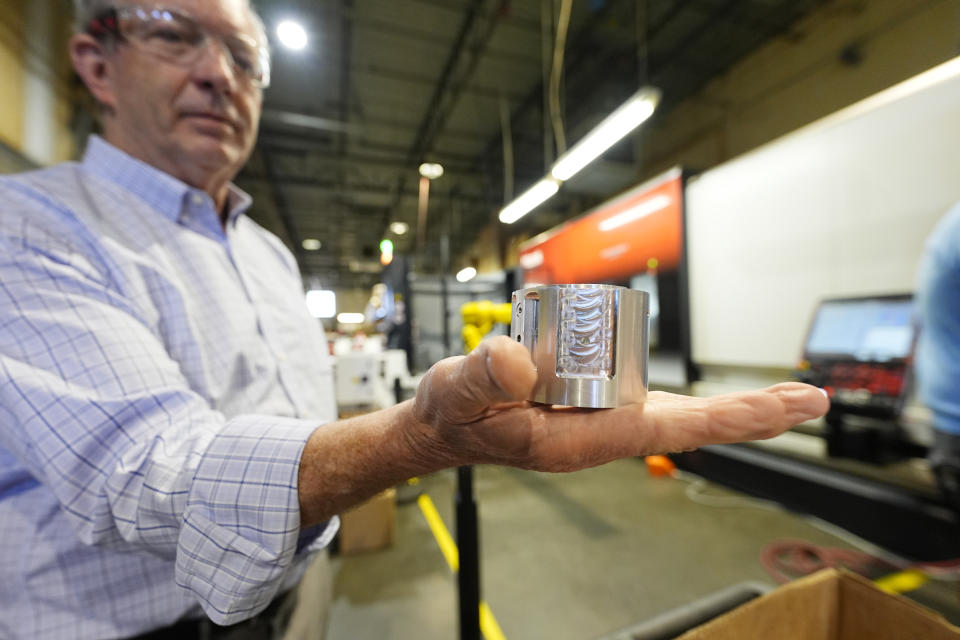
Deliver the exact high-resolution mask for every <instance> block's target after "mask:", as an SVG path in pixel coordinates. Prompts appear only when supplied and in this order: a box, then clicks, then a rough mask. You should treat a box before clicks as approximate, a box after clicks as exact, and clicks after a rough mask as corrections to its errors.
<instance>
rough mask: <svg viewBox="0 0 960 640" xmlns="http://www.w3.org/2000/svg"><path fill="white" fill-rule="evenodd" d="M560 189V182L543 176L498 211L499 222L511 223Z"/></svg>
mask: <svg viewBox="0 0 960 640" xmlns="http://www.w3.org/2000/svg"><path fill="white" fill-rule="evenodd" d="M558 189H560V183H559V182H557V181H556V180H553V179H551V178H544V179H543V180H541V181H540V182H538V183H537V184H535V185H533V186H532V187H530V188H529V189H527V190H526V191H525V192H524V193H523V194H522V195H521V196H520V197H519V198H517V199H516V200H514V201H513V202H511V203H510V204H508V205H507V206H505V207H504V208H503V209H502V210H501V211H500V222H503V223H504V224H513V223H514V222H516V221H517V220H519V219H520V218H522V217H523V216H525V215H527V214H528V213H530V212H531V211H533V210H534V209H536V208H537V207H538V206H540V204H542V203H543V201H544V200H546V199H547V198H549V197H550V196H552V195H553V194H555V193H556V192H557V190H558Z"/></svg>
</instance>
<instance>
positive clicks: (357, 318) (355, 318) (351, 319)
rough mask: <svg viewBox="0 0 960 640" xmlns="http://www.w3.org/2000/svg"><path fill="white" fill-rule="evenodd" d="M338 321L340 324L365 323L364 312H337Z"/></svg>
mask: <svg viewBox="0 0 960 640" xmlns="http://www.w3.org/2000/svg"><path fill="white" fill-rule="evenodd" d="M337 322H339V323H340V324H363V314H362V313H340V314H337Z"/></svg>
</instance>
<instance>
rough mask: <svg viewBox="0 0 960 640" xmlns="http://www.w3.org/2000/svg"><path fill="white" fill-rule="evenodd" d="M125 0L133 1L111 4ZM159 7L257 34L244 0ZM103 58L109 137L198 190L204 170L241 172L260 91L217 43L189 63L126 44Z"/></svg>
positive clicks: (211, 26)
mask: <svg viewBox="0 0 960 640" xmlns="http://www.w3.org/2000/svg"><path fill="white" fill-rule="evenodd" d="M126 4H134V3H126V2H121V3H118V4H117V6H124V5H126ZM149 6H151V7H152V6H153V5H152V4H150V5H149ZM162 6H163V7H164V8H166V9H170V10H176V11H180V12H182V13H184V14H186V15H189V16H190V17H192V18H194V19H195V20H196V21H197V22H198V23H200V24H201V25H202V26H203V27H205V28H206V29H208V30H209V31H210V32H211V33H213V34H216V35H220V36H232V35H236V34H244V35H246V36H248V37H250V38H253V39H255V40H258V41H259V39H260V38H261V36H262V34H260V32H259V31H258V29H257V28H256V26H255V24H254V22H253V20H252V18H251V15H250V13H249V10H248V8H247V6H246V4H245V3H244V2H243V0H202V1H201V0H195V1H190V0H165V1H164V2H163V5H162ZM108 56H109V60H110V64H111V65H112V67H113V77H112V80H113V82H112V99H113V104H108V105H107V106H108V108H109V109H110V111H111V119H112V120H111V122H109V123H108V133H109V134H110V138H111V142H114V143H115V144H118V146H120V147H121V148H123V149H124V150H126V151H128V152H132V153H133V154H134V155H135V156H137V157H139V158H140V159H142V160H145V161H146V162H148V163H150V164H152V165H154V166H156V167H157V168H159V169H161V170H164V171H166V172H167V173H170V174H172V175H175V176H177V177H179V178H180V179H181V180H184V181H185V182H187V183H188V184H192V185H193V186H197V187H200V188H204V187H206V186H207V184H206V183H208V182H209V181H210V176H222V175H225V174H226V175H229V176H230V177H231V178H232V176H233V175H235V174H236V173H237V172H238V171H239V170H240V168H241V167H242V166H243V164H244V162H246V160H247V158H248V157H249V155H250V151H251V149H252V148H253V145H254V142H255V140H256V136H257V123H258V120H259V118H260V109H261V90H260V89H259V88H258V87H256V86H255V84H254V83H252V82H251V81H250V80H249V79H248V78H247V77H245V76H244V75H243V74H242V73H239V72H235V71H234V69H233V67H232V65H231V63H230V61H229V60H228V59H227V57H226V54H225V53H224V52H223V51H222V50H221V48H220V47H219V46H217V44H216V43H211V44H210V46H208V47H207V48H206V50H205V51H204V52H203V53H202V55H201V56H200V58H199V59H198V60H197V61H196V62H195V63H194V64H192V65H190V66H182V65H178V64H174V63H171V62H169V61H166V60H163V59H160V58H158V57H156V56H155V55H152V54H151V53H150V52H148V51H146V50H144V49H142V48H139V47H137V46H134V45H132V44H130V43H126V42H120V43H118V45H117V46H116V47H115V49H114V50H113V51H112V52H111V53H109V54H108Z"/></svg>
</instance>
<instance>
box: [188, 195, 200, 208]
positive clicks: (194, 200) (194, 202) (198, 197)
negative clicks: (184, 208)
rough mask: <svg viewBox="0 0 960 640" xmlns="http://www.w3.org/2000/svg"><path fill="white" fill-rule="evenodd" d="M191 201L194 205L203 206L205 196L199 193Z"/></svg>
mask: <svg viewBox="0 0 960 640" xmlns="http://www.w3.org/2000/svg"><path fill="white" fill-rule="evenodd" d="M190 200H191V201H192V202H193V204H195V205H197V206H200V205H201V204H203V196H202V195H200V194H199V193H195V194H193V196H192V197H191V198H190Z"/></svg>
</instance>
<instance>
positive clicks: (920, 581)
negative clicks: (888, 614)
mask: <svg viewBox="0 0 960 640" xmlns="http://www.w3.org/2000/svg"><path fill="white" fill-rule="evenodd" d="M929 580H930V578H929V577H927V575H926V574H925V573H923V572H922V571H917V570H916V569H907V570H906V571H898V572H896V573H891V574H890V575H888V576H883V577H882V578H878V579H877V580H874V581H873V584H875V585H877V587H879V588H880V589H882V590H884V591H886V592H887V593H906V592H907V591H913V590H914V589H919V588H920V587H922V586H923V585H924V584H926V583H927V582H928V581H929Z"/></svg>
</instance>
